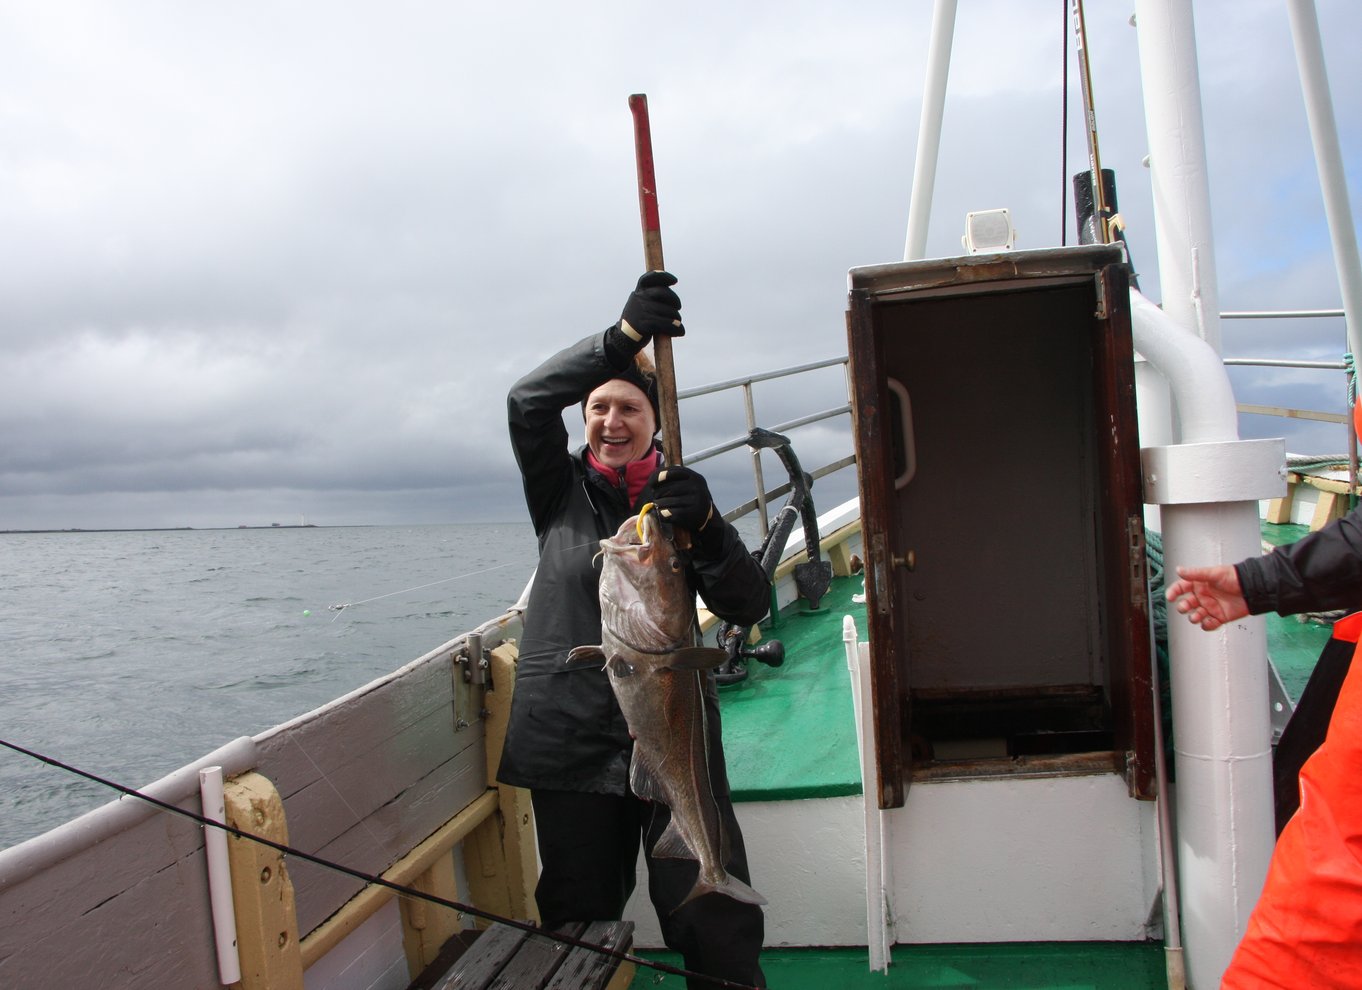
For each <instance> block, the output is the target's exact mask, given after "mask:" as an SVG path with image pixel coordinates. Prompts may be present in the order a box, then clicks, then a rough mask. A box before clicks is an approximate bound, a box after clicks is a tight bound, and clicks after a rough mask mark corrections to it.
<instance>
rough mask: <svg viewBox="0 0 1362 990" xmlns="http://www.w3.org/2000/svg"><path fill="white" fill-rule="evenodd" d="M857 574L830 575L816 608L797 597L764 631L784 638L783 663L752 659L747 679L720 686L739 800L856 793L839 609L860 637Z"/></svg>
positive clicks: (853, 722)
mask: <svg viewBox="0 0 1362 990" xmlns="http://www.w3.org/2000/svg"><path fill="white" fill-rule="evenodd" d="M860 591H861V577H860V575H854V576H852V577H845V578H833V579H832V587H831V588H830V589H829V590H828V593H827V595H826V596H824V598H823V601H822V603H821V608H820V610H819V611H818V612H816V613H804V612H803V611H802V610H801V608H800V606H799V605H798V604H797V603H796V604H794V605H790V606H787V607H786V608H785V609H783V610H782V612H781V619H780V622H779V623H778V624H777V625H775V626H774V627H770V628H768V627H767V626H766V625H765V624H763V629H762V633H763V637H764V638H765V639H778V640H780V641H781V642H782V643H784V644H785V664H784V665H783V666H781V667H768V666H766V665H765V664H762V663H756V662H753V663H751V664H750V665H749V666H748V668H747V670H748V675H747V680H745V681H743V682H742V683H740V684H733V685H730V686H729V687H725V688H721V689H720V691H719V697H720V704H721V705H722V718H723V720H724V754H725V757H726V759H727V761H728V782H729V787H730V789H731V790H732V792H733V798H734V800H736V801H788V800H793V799H796V798H815V797H837V796H841V795H847V794H859V793H861V767H860V762H859V757H858V756H857V748H856V719H855V714H854V709H853V707H852V701H851V678H850V675H849V674H848V673H847V666H846V653H845V649H844V647H843V645H842V617H843V616H845V615H850V616H852V617H853V618H854V619H855V620H856V629H857V632H858V635H859V636H860V637H861V638H862V639H865V637H866V624H865V621H866V620H865V605H864V604H857V603H855V602H853V601H852V600H851V596H852V595H854V594H858V593H860Z"/></svg>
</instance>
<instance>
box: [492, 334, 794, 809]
mask: <svg viewBox="0 0 1362 990" xmlns="http://www.w3.org/2000/svg"><path fill="white" fill-rule="evenodd" d="M604 337H605V335H604V334H598V335H596V336H593V337H587V338H586V339H585V340H582V341H580V342H578V343H577V344H574V345H572V346H571V347H568V348H566V349H565V350H563V351H560V352H559V353H558V354H555V355H554V356H553V357H551V358H549V359H548V360H547V361H545V362H544V363H543V364H542V365H540V366H539V367H538V368H536V369H535V370H534V371H532V372H530V373H529V374H528V375H526V376H525V377H524V378H522V379H521V380H520V381H519V382H517V383H516V384H515V386H513V387H512V389H511V393H510V395H509V396H508V398H507V411H508V414H509V420H510V430H511V446H512V448H513V449H514V451H515V457H516V463H517V464H518V465H519V466H520V474H521V477H522V479H523V481H524V485H525V503H526V505H527V506H528V507H529V510H530V518H531V520H532V522H533V523H534V530H535V533H536V534H537V536H538V538H539V567H538V569H537V570H536V571H535V575H534V583H533V585H532V586H531V588H530V600H529V604H528V606H527V609H526V614H525V629H524V634H523V635H522V637H521V643H520V659H519V661H518V663H517V672H516V684H515V693H514V695H513V698H512V703H511V718H510V725H509V726H508V727H507V732H506V745H505V748H504V749H503V751H502V757H501V766H500V769H499V771H498V773H497V779H498V780H500V781H501V782H502V783H504V784H511V785H514V786H517V787H531V788H545V789H552V790H567V791H589V792H593V793H603V794H618V795H624V794H626V793H628V790H629V758H630V754H631V753H632V751H633V743H632V741H631V740H630V738H629V730H628V727H627V726H626V725H625V721H624V716H623V715H622V714H621V712H620V709H619V705H618V703H617V702H616V701H615V696H614V692H613V691H612V690H611V689H610V682H609V680H608V679H607V677H606V674H605V671H604V670H602V669H600V668H598V667H581V666H574V667H572V668H569V667H568V666H567V665H566V663H565V662H564V661H565V658H566V657H567V653H568V651H569V650H571V649H572V648H573V647H574V646H583V645H592V644H597V643H599V642H600V641H601V609H600V599H599V597H598V589H597V582H598V580H599V578H600V570H599V569H598V568H597V567H596V566H595V565H594V564H593V558H594V557H595V556H596V553H597V551H598V550H599V549H600V546H599V543H600V541H601V540H602V539H605V538H606V537H609V536H612V535H614V533H615V532H616V530H618V529H619V527H620V525H621V524H623V522H624V521H625V520H626V519H627V518H629V516H630V515H632V514H633V507H632V506H630V505H629V504H628V494H627V492H625V491H623V490H621V489H620V488H617V487H615V486H614V485H612V484H611V483H610V482H609V481H607V480H606V479H605V478H604V477H603V476H602V475H601V474H599V473H598V472H596V471H594V470H592V469H591V468H590V467H588V465H587V461H586V448H585V447H584V446H583V447H581V448H579V449H578V450H577V451H576V452H575V453H570V452H569V449H568V432H567V429H566V427H565V426H564V423H563V410H565V409H567V408H569V407H575V406H577V405H578V404H579V403H580V402H581V401H582V399H583V397H584V396H585V395H586V394H587V392H589V391H590V390H591V389H594V388H595V387H596V386H598V385H600V384H602V383H604V382H606V381H609V380H610V379H611V378H613V377H614V376H615V375H616V373H617V372H618V370H619V369H618V368H615V367H613V366H612V365H611V363H610V361H609V359H608V357H607V355H606V352H605V348H604ZM647 500H648V492H647V491H646V490H645V491H644V492H643V493H642V495H641V497H640V498H639V504H643V503H644V502H646V501H647ZM715 522H717V523H721V524H722V525H723V527H724V535H723V542H722V548H721V550H720V552H719V553H718V554H717V555H716V556H715V557H714V558H713V559H709V560H699V559H696V560H693V561H692V562H691V565H690V568H689V572H688V573H689V577H690V580H691V585H692V587H694V588H695V589H696V590H697V591H698V592H699V594H700V596H701V598H702V599H703V600H704V602H705V605H706V606H707V607H708V608H709V609H710V610H711V611H713V612H714V613H716V614H717V615H719V616H720V617H721V618H723V619H726V620H727V621H729V622H734V623H739V624H743V625H750V624H752V623H755V622H757V621H758V620H760V619H761V618H762V617H763V616H764V615H765V614H766V611H767V609H768V607H769V605H770V592H769V586H768V584H767V581H766V575H765V572H764V571H763V570H762V568H761V565H760V564H759V563H758V562H757V561H756V560H755V559H754V558H753V557H752V555H751V554H749V553H748V551H747V549H746V548H745V547H744V546H743V543H742V539H741V538H740V537H739V536H738V533H737V531H736V530H735V529H734V528H733V527H732V526H731V525H730V524H728V523H725V522H723V521H722V520H720V519H717V518H716V520H715ZM711 525H714V523H711ZM706 701H707V704H706V708H707V712H708V715H709V731H710V774H711V778H712V782H713V785H714V789H715V791H716V792H717V793H727V790H728V780H727V776H726V774H725V772H724V763H723V752H722V746H721V744H720V742H719V739H720V729H719V709H718V696H717V692H716V691H715V688H714V682H713V678H712V677H711V678H710V681H709V685H708V689H707V692H706Z"/></svg>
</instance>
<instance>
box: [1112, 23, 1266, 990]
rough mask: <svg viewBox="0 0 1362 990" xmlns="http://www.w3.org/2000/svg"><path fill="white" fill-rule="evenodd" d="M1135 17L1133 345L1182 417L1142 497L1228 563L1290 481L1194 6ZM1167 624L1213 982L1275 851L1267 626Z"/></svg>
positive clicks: (1149, 453) (1191, 843)
mask: <svg viewBox="0 0 1362 990" xmlns="http://www.w3.org/2000/svg"><path fill="white" fill-rule="evenodd" d="M1135 16H1136V25H1137V27H1138V30H1139V47H1140V68H1141V75H1142V77H1143V79H1144V84H1145V92H1144V102H1145V118H1146V128H1147V131H1148V137H1149V149H1150V168H1151V180H1152V184H1153V192H1154V206H1155V225H1156V236H1157V244H1158V253H1159V282H1160V286H1161V290H1162V296H1163V308H1162V309H1161V310H1160V309H1159V308H1158V307H1156V306H1154V305H1153V304H1152V303H1150V302H1149V301H1148V300H1146V299H1144V298H1143V297H1142V296H1140V295H1138V293H1135V294H1132V301H1131V317H1132V325H1133V329H1134V332H1135V340H1134V344H1135V348H1136V349H1137V350H1138V351H1139V352H1140V353H1141V354H1142V355H1143V356H1144V357H1145V359H1146V360H1147V361H1148V362H1149V363H1150V365H1152V366H1153V367H1154V368H1155V369H1156V370H1157V371H1159V372H1160V373H1161V374H1162V375H1163V377H1164V378H1165V379H1167V381H1168V383H1169V387H1170V391H1171V395H1172V398H1173V401H1174V404H1175V405H1176V409H1177V413H1178V424H1177V426H1180V431H1181V433H1180V436H1177V437H1175V438H1173V439H1174V440H1175V441H1176V442H1171V443H1170V444H1169V445H1166V446H1147V447H1145V448H1144V449H1143V450H1142V451H1141V455H1142V461H1143V471H1144V484H1145V500H1146V501H1147V502H1152V503H1156V504H1158V505H1159V506H1160V507H1161V525H1162V530H1163V547H1164V558H1165V561H1166V563H1167V568H1168V573H1169V575H1170V580H1171V575H1172V573H1173V569H1174V568H1175V567H1176V566H1178V565H1209V564H1221V563H1227V564H1228V563H1234V562H1236V561H1238V560H1241V559H1243V558H1245V557H1250V556H1255V555H1257V554H1258V553H1259V552H1260V539H1259V530H1258V506H1257V502H1258V500H1259V499H1261V498H1267V497H1271V496H1274V495H1280V494H1282V493H1283V492H1284V488H1285V486H1284V483H1283V475H1282V464H1283V461H1284V446H1283V443H1282V441H1281V440H1263V441H1244V440H1240V439H1239V436H1238V426H1237V416H1236V412H1235V404H1234V396H1233V393H1232V391H1231V389H1230V386H1229V381H1228V378H1227V376H1226V374H1225V370H1224V367H1223V365H1222V363H1221V360H1220V353H1219V352H1220V328H1219V315H1218V314H1219V299H1218V291H1217V283H1216V277H1215V255H1214V245H1213V241H1212V236H1211V217H1210V205H1209V204H1210V192H1209V184H1208V181H1207V177H1206V154H1205V136H1204V133H1203V131H1202V115H1201V97H1200V88H1199V85H1200V84H1199V79H1198V71H1197V59H1196V37H1195V29H1194V25H1193V21H1192V11H1191V8H1190V5H1189V4H1187V3H1185V2H1184V0H1137V2H1136V15H1135ZM1175 429H1176V427H1175ZM1147 439H1148V438H1146V442H1147ZM1168 637H1169V652H1170V655H1171V666H1172V672H1171V676H1172V689H1173V738H1174V763H1175V768H1176V775H1177V792H1178V801H1177V850H1178V870H1179V876H1180V896H1181V902H1182V903H1181V912H1180V913H1181V917H1182V934H1183V944H1184V947H1185V961H1186V968H1187V977H1188V984H1189V985H1190V986H1191V987H1193V988H1195V990H1212V988H1214V987H1216V986H1218V985H1219V983H1220V977H1221V974H1222V973H1223V972H1224V970H1225V967H1226V966H1227V965H1228V964H1229V960H1230V957H1231V956H1232V955H1233V953H1234V949H1235V947H1236V946H1237V945H1238V943H1239V939H1240V938H1241V937H1242V935H1243V933H1244V929H1245V927H1246V925H1247V922H1248V916H1249V913H1250V912H1251V911H1252V908H1253V905H1254V903H1255V902H1256V900H1257V898H1258V894H1259V892H1260V891H1261V889H1262V884H1263V879H1264V877H1266V875H1267V866H1268V861H1269V859H1270V858H1271V855H1272V845H1273V811H1272V766H1271V753H1272V750H1271V724H1270V720H1269V715H1268V710H1269V709H1268V705H1269V702H1268V668H1267V643H1266V634H1265V630H1264V625H1263V621H1262V619H1259V618H1249V619H1245V620H1241V621H1239V622H1235V623H1230V624H1229V625H1227V626H1222V627H1221V628H1220V629H1218V630H1217V631H1215V632H1213V633H1207V632H1203V631H1202V630H1201V629H1199V628H1197V627H1195V626H1193V625H1192V624H1191V623H1189V622H1186V621H1185V620H1179V621H1175V620H1174V619H1172V618H1170V620H1169V623H1168Z"/></svg>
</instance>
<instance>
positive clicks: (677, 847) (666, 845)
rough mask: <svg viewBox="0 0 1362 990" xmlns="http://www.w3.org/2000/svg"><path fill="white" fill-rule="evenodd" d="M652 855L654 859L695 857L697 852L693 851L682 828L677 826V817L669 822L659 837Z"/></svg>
mask: <svg viewBox="0 0 1362 990" xmlns="http://www.w3.org/2000/svg"><path fill="white" fill-rule="evenodd" d="M652 855H653V859H691V860H693V859H695V853H693V852H691V848H690V846H688V845H686V840H685V839H684V838H683V837H682V835H681V830H680V829H678V828H677V827H676V819H675V818H673V819H672V820H671V821H669V822H668V823H667V827H666V828H665V829H663V830H662V834H661V835H660V836H658V837H657V843H656V844H655V845H654V846H653V853H652Z"/></svg>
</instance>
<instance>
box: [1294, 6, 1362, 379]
mask: <svg viewBox="0 0 1362 990" xmlns="http://www.w3.org/2000/svg"><path fill="white" fill-rule="evenodd" d="M1286 8H1287V12H1288V13H1289V14H1290V15H1291V38H1292V40H1293V41H1294V43H1295V47H1296V65H1297V67H1298V69H1299V71H1300V77H1301V91H1302V93H1303V94H1304V96H1305V116H1306V118H1307V119H1308V120H1309V122H1310V139H1311V141H1312V142H1313V143H1314V146H1315V168H1316V169H1318V171H1319V185H1320V191H1321V192H1322V193H1323V194H1324V213H1325V216H1326V218H1327V219H1328V221H1329V236H1330V238H1331V239H1332V240H1333V247H1334V265H1335V267H1337V269H1338V284H1339V288H1340V289H1341V290H1342V294H1343V319H1344V322H1345V323H1346V324H1347V328H1348V350H1350V351H1351V352H1352V353H1353V355H1354V356H1362V350H1359V348H1362V344H1359V338H1362V262H1359V260H1358V254H1357V231H1356V229H1355V228H1354V226H1353V214H1352V207H1351V206H1350V205H1349V203H1348V181H1347V176H1346V175H1345V173H1344V171H1343V154H1342V152H1341V151H1340V150H1339V144H1338V125H1337V123H1336V122H1335V120H1334V104H1333V100H1332V98H1331V97H1330V95H1329V77H1328V76H1327V75H1326V74H1325V71H1324V44H1323V42H1322V41H1321V40H1320V33H1319V16H1318V15H1317V13H1316V11H1315V3H1314V0H1290V2H1289V3H1288V4H1287V5H1286Z"/></svg>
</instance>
